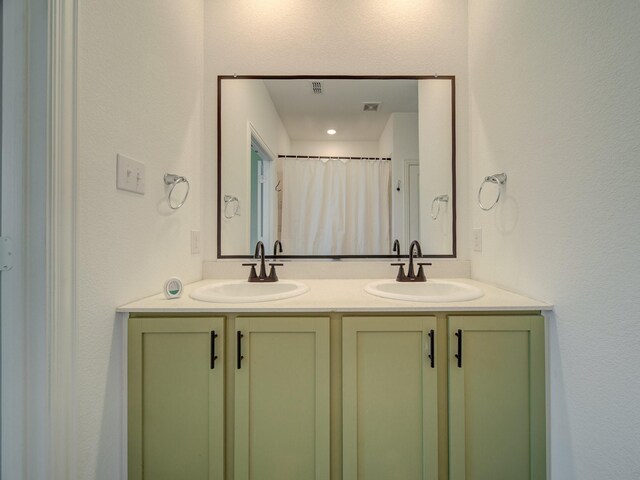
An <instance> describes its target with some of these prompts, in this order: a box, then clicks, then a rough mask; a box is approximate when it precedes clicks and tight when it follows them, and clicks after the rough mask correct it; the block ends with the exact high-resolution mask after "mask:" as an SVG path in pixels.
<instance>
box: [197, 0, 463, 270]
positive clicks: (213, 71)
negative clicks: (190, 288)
mask: <svg viewBox="0 0 640 480" xmlns="http://www.w3.org/2000/svg"><path fill="white" fill-rule="evenodd" d="M283 12H286V14H283ZM233 73H237V74H239V75H240V74H256V75H260V74H262V75H268V74H274V75H275V74H282V75H294V74H317V75H323V74H344V75H402V74H406V75H428V74H435V73H438V74H440V75H445V74H448V75H456V79H457V84H458V87H459V90H458V98H457V99H456V101H457V106H458V107H457V108H458V111H457V118H458V125H457V130H458V148H459V155H458V164H459V166H460V167H461V168H460V169H459V171H460V172H461V173H460V176H459V177H458V181H459V184H461V185H462V186H466V185H467V184H466V161H467V156H466V152H467V122H468V118H467V1H466V0H422V1H418V0H406V1H403V2H388V1H384V0H373V1H367V2H364V1H363V0H359V1H353V2H331V3H328V2H315V1H312V0H295V1H294V0H276V1H271V2H250V3H243V2H214V1H207V2H205V95H206V96H205V131H206V132H215V131H216V124H215V122H216V116H215V111H216V110H215V109H216V98H217V97H216V96H217V92H216V77H217V75H221V74H227V75H228V74H233ZM294 153H295V152H294ZM215 160H216V143H215V136H214V135H212V134H211V135H207V136H206V143H205V148H204V158H203V178H204V179H205V180H204V182H203V188H205V189H206V190H205V192H204V209H203V211H204V215H205V220H204V225H205V228H206V235H205V240H206V253H205V257H206V258H207V259H210V260H212V259H215V256H216V254H215V251H216V248H215V232H216V230H215V204H216V203H215V198H216V192H215ZM467 191H468V189H467V188H461V194H460V200H461V201H462V204H464V202H465V201H466V199H465V198H464V197H465V194H466V192H467ZM461 217H462V218H461V219H460V227H461V228H460V232H459V244H460V247H462V248H461V250H462V252H461V254H460V255H459V257H460V258H467V255H468V254H467V252H468V250H467V244H468V242H467V240H466V238H467V228H466V225H467V224H468V223H469V222H468V221H465V219H464V215H461Z"/></svg>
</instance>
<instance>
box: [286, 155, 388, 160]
mask: <svg viewBox="0 0 640 480" xmlns="http://www.w3.org/2000/svg"><path fill="white" fill-rule="evenodd" d="M278 158H316V159H321V158H328V159H329V160H391V157H340V156H338V157H333V156H331V155H322V156H318V155H278Z"/></svg>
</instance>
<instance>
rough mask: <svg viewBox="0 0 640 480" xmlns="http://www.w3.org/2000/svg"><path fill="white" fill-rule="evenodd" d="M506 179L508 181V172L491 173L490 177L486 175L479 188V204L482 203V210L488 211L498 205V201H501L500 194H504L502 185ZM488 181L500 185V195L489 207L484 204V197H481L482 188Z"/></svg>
mask: <svg viewBox="0 0 640 480" xmlns="http://www.w3.org/2000/svg"><path fill="white" fill-rule="evenodd" d="M506 181H507V174H506V173H496V174H494V175H489V176H488V177H484V180H483V181H482V183H481V184H480V189H479V190H478V205H480V208H481V209H482V210H484V211H485V212H487V211H489V210H491V209H492V208H493V207H495V206H496V205H497V203H498V202H499V201H500V195H501V194H502V188H500V187H502V185H504V184H505V183H506ZM487 183H493V184H495V185H498V196H497V197H496V199H495V201H494V202H493V203H492V204H491V205H489V206H488V207H487V206H485V205H483V204H482V198H481V197H482V189H483V188H484V186H485V185H486V184H487Z"/></svg>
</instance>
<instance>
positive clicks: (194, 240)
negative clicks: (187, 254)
mask: <svg viewBox="0 0 640 480" xmlns="http://www.w3.org/2000/svg"><path fill="white" fill-rule="evenodd" d="M191 253H192V254H194V255H195V254H196V253H200V230H191Z"/></svg>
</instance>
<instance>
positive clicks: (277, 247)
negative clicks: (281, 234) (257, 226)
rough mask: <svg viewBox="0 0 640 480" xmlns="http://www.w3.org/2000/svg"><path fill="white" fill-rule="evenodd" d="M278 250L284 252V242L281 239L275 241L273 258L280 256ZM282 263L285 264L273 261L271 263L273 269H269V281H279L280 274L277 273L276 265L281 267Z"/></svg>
mask: <svg viewBox="0 0 640 480" xmlns="http://www.w3.org/2000/svg"><path fill="white" fill-rule="evenodd" d="M278 252H280V253H282V242H281V241H280V240H276V241H275V242H274V243H273V259H274V260H275V259H276V257H277V256H278ZM282 265H283V264H282V263H271V264H270V267H271V270H270V271H269V277H268V280H267V281H269V282H277V281H278V275H276V267H281V266H282Z"/></svg>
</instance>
